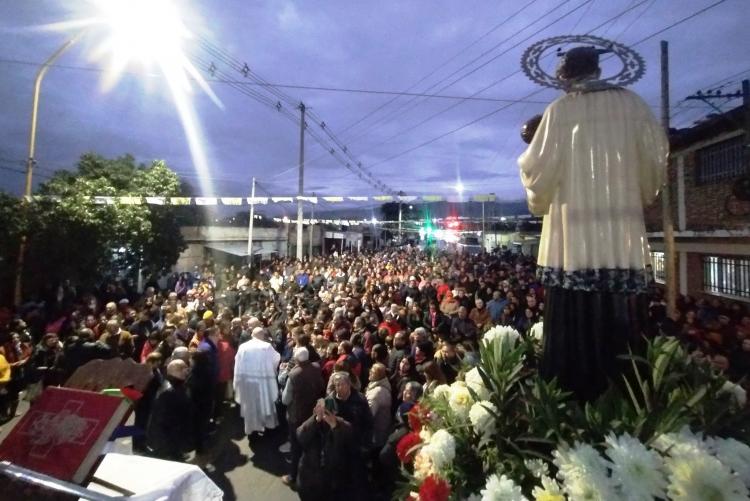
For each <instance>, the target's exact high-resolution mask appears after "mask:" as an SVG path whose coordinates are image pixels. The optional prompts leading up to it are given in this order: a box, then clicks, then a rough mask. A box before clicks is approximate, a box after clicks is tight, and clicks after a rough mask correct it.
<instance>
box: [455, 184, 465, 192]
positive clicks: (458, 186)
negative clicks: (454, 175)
mask: <svg viewBox="0 0 750 501" xmlns="http://www.w3.org/2000/svg"><path fill="white" fill-rule="evenodd" d="M456 191H457V192H458V193H463V192H464V184H463V183H462V182H461V181H459V182H457V183H456Z"/></svg>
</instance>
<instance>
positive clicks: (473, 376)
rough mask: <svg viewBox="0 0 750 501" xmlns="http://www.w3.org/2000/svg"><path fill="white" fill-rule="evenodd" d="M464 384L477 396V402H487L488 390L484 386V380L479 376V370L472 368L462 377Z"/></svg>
mask: <svg viewBox="0 0 750 501" xmlns="http://www.w3.org/2000/svg"><path fill="white" fill-rule="evenodd" d="M464 382H465V383H466V386H468V387H469V388H471V390H472V391H473V392H474V393H476V394H477V397H478V398H479V400H488V399H489V398H490V390H488V389H487V387H486V386H485V385H484V380H483V379H482V376H481V375H480V374H479V369H478V368H476V367H474V368H473V369H471V370H470V371H469V372H467V373H466V375H465V376H464Z"/></svg>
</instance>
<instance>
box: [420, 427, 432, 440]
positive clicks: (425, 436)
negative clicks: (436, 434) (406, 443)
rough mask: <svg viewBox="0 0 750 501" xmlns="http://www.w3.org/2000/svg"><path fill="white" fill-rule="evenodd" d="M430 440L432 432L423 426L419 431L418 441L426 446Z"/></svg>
mask: <svg viewBox="0 0 750 501" xmlns="http://www.w3.org/2000/svg"><path fill="white" fill-rule="evenodd" d="M430 438H432V431H431V430H430V429H429V428H427V427H425V426H423V427H422V429H421V430H420V431H419V440H421V441H422V443H423V444H427V443H429V442H430Z"/></svg>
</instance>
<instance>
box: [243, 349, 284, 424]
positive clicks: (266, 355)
mask: <svg viewBox="0 0 750 501" xmlns="http://www.w3.org/2000/svg"><path fill="white" fill-rule="evenodd" d="M280 360H281V355H279V353H278V352H277V351H276V350H274V349H273V346H271V345H270V344H269V343H266V342H265V341H261V340H260V339H256V338H252V339H250V341H247V342H246V343H243V344H241V345H240V348H239V350H237V356H236V358H235V363H234V399H235V401H236V402H237V403H239V404H240V414H241V415H242V417H243V418H244V419H245V433H247V434H250V433H252V432H254V431H263V430H264V429H265V428H276V427H277V426H278V425H279V421H278V417H277V415H276V398H277V397H278V395H279V387H278V383H277V381H276V372H277V370H278V367H279V361H280Z"/></svg>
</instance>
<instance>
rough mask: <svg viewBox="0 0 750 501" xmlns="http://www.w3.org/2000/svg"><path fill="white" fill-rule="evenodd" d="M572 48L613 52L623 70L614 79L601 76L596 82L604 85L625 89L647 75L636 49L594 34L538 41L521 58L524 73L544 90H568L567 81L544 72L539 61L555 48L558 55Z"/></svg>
mask: <svg viewBox="0 0 750 501" xmlns="http://www.w3.org/2000/svg"><path fill="white" fill-rule="evenodd" d="M570 45H575V46H581V45H583V46H589V47H593V48H596V49H598V50H599V52H600V53H611V54H612V55H614V56H615V57H617V58H618V59H619V60H620V63H621V65H622V67H621V69H620V71H619V73H617V74H615V75H612V76H601V77H600V78H599V79H598V80H597V82H599V83H601V84H603V85H607V86H616V87H624V86H626V85H630V84H632V83H635V82H637V81H638V80H640V79H641V77H643V75H644V73H645V72H646V63H645V61H644V60H643V58H642V57H641V56H640V54H638V53H637V52H636V51H635V50H633V49H631V48H630V47H627V46H625V45H623V44H621V43H618V42H614V41H612V40H607V39H606V38H601V37H597V36H593V35H560V36H556V37H551V38H545V39H544V40H540V41H538V42H536V43H535V44H534V45H532V46H531V47H529V48H528V49H526V51H524V53H523V56H522V57H521V67H522V68H523V72H524V73H525V74H526V76H527V77H529V78H530V79H531V80H532V81H533V82H536V83H538V84H539V85H542V86H544V87H551V88H553V89H566V88H568V84H567V83H566V82H563V81H562V80H560V79H558V78H557V77H555V75H550V74H549V73H547V72H546V71H544V70H543V69H542V68H541V66H540V65H539V61H540V60H541V58H542V57H543V56H544V55H545V54H546V53H548V51H549V50H550V49H553V48H556V53H557V55H558V56H562V55H564V54H565V53H564V52H563V48H564V47H568V46H570Z"/></svg>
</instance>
